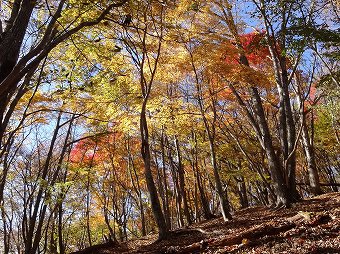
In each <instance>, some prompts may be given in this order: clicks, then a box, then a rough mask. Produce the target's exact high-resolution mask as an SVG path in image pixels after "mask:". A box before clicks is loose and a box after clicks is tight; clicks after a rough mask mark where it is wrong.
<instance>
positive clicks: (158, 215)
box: [140, 98, 168, 239]
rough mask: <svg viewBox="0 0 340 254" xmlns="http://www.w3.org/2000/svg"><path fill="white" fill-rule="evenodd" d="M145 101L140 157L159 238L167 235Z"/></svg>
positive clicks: (141, 121) (145, 100)
mask: <svg viewBox="0 0 340 254" xmlns="http://www.w3.org/2000/svg"><path fill="white" fill-rule="evenodd" d="M146 103H147V98H145V99H144V102H143V105H142V111H141V113H140V132H141V140H142V149H141V152H142V157H143V161H144V174H145V179H146V184H147V187H148V191H149V195H150V200H151V208H152V212H153V214H154V216H155V220H156V223H157V226H158V230H159V232H158V237H159V239H164V238H166V237H167V236H168V229H167V226H166V222H165V219H164V215H163V212H162V208H161V205H160V202H159V198H158V194H157V189H156V185H155V182H154V180H153V176H152V171H151V156H150V145H149V130H148V125H147V120H146V112H145V111H146Z"/></svg>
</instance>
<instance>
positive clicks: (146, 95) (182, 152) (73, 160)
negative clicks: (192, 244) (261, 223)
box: [0, 0, 340, 254]
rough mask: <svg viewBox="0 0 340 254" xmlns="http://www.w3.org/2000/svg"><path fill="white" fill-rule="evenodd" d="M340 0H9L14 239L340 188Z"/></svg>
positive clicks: (54, 248) (162, 223) (4, 73)
mask: <svg viewBox="0 0 340 254" xmlns="http://www.w3.org/2000/svg"><path fill="white" fill-rule="evenodd" d="M339 15H340V5H339V2H338V1H333V0H330V1H321V0H316V1H314V0H299V1H295V0H290V1H286V0H280V1H267V0H249V1H247V0H235V1H233V0H209V1H200V0H115V1H112V0H109V1H106V0H96V1H90V0H46V1H30V0H3V1H1V2H0V210H1V211H0V252H1V253H5V254H7V253H25V254H26V253H27V254H29V253H61V254H64V253H69V252H72V251H77V250H80V249H83V248H86V247H89V246H92V245H95V244H99V243H102V242H105V241H112V242H122V241H125V240H128V239H131V238H135V237H140V236H145V235H147V234H149V233H150V232H153V233H154V232H157V233H158V236H159V239H165V238H167V237H168V235H169V232H170V230H174V229H177V228H180V227H184V226H187V225H190V224H192V223H194V222H199V221H202V220H204V219H210V218H213V217H215V216H219V215H222V218H223V220H224V221H228V220H232V218H233V213H234V212H235V211H237V210H239V209H241V208H246V207H249V206H254V205H265V206H271V207H273V208H276V209H284V208H288V207H290V206H291V205H292V204H294V203H296V202H299V201H301V200H302V199H304V198H307V197H311V196H315V195H319V194H322V193H326V192H336V191H339V187H340V183H339V180H340V157H339V155H340V153H339V148H340V132H339V130H340V93H339V91H340V90H339V88H340V83H339V82H340V81H339V80H340V79H339V77H340V69H339V46H340V35H339V29H340V28H339V23H340V20H339V19H340V18H339V17H340V16H339Z"/></svg>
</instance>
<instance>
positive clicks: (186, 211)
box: [175, 137, 192, 225]
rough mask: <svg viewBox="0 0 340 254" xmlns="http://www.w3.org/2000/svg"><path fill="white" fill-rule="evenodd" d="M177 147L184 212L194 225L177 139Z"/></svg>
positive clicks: (189, 221) (188, 220) (189, 222)
mask: <svg viewBox="0 0 340 254" xmlns="http://www.w3.org/2000/svg"><path fill="white" fill-rule="evenodd" d="M175 146H176V154H177V163H178V178H179V187H180V192H181V196H182V198H183V210H184V215H185V217H186V219H187V222H188V224H189V225H190V224H191V223H192V221H191V215H190V211H189V206H188V199H187V194H186V190H185V181H184V174H185V172H184V169H183V164H182V158H181V151H180V148H179V143H178V139H177V137H175Z"/></svg>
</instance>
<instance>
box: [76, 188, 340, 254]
mask: <svg viewBox="0 0 340 254" xmlns="http://www.w3.org/2000/svg"><path fill="white" fill-rule="evenodd" d="M156 238H157V236H156V235H149V236H147V237H144V238H139V239H135V240H130V241H128V242H125V243H122V244H120V245H118V246H117V245H116V246H110V245H109V244H107V245H106V246H97V247H95V248H93V249H92V250H91V249H88V250H83V251H81V252H78V253H79V254H80V253H84V254H90V253H96V254H109V253H110V254H122V253H126V254H127V253H145V254H146V253H148V254H151V253H152V254H158V253H216V254H217V253H259V254H260V253H261V254H265V253H289V254H293V253H298V254H303V253H314V254H319V253H339V254H340V193H328V194H324V195H321V196H317V197H314V198H312V199H308V200H304V201H302V202H300V203H297V204H295V205H294V206H293V207H292V208H290V209H282V210H279V211H275V210H271V209H269V208H267V207H251V208H247V209H243V210H240V211H238V212H236V213H235V214H234V219H233V220H232V221H228V222H223V220H222V219H221V218H217V219H213V220H209V221H204V222H200V223H197V224H194V225H192V226H190V227H188V228H185V229H179V230H176V231H174V232H172V233H171V237H170V238H169V239H168V240H164V241H156Z"/></svg>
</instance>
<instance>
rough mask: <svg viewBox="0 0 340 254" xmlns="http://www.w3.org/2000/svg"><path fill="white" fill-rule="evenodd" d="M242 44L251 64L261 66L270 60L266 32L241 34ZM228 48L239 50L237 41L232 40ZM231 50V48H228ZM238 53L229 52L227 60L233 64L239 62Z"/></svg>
mask: <svg viewBox="0 0 340 254" xmlns="http://www.w3.org/2000/svg"><path fill="white" fill-rule="evenodd" d="M240 41H241V46H242V48H243V50H244V53H245V56H246V57H247V59H248V62H249V64H250V65H255V66H259V65H261V64H263V63H266V62H268V61H269V58H268V56H270V53H269V49H268V47H267V45H266V43H265V33H264V32H257V31H256V32H252V33H247V34H243V35H240ZM228 49H233V50H234V51H235V52H237V47H236V45H235V43H233V42H231V44H230V45H229V46H228ZM228 51H229V50H228ZM238 57H239V56H238V55H234V54H229V52H228V54H227V56H226V59H225V61H226V62H227V63H231V64H237V63H239V59H238Z"/></svg>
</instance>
